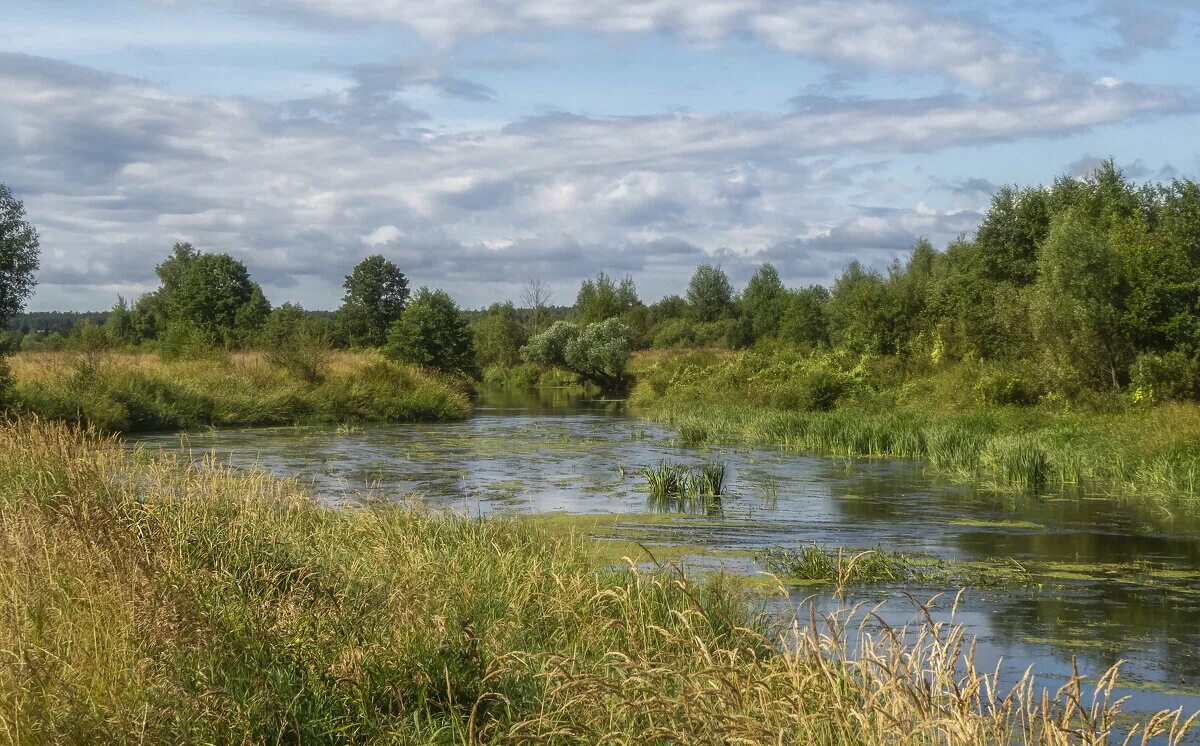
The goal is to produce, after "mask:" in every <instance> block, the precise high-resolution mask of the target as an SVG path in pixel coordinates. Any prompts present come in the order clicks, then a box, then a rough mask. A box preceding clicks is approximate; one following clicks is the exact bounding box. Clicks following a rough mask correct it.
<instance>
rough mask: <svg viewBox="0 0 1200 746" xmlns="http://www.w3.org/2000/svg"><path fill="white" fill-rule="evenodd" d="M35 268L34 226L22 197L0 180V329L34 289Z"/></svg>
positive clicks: (35, 233) (19, 308)
mask: <svg viewBox="0 0 1200 746" xmlns="http://www.w3.org/2000/svg"><path fill="white" fill-rule="evenodd" d="M37 269H38V234H37V230H36V229H35V228H34V227H33V226H32V225H30V224H29V222H28V221H27V220H26V219H25V206H24V205H23V204H21V201H20V200H18V199H17V198H16V197H14V196H13V193H12V192H11V191H9V189H8V187H6V186H5V185H4V184H0V329H4V328H5V327H6V326H7V324H8V319H9V317H11V316H12V315H13V314H15V313H17V312H18V311H20V310H21V308H23V307H24V305H25V301H26V300H27V299H28V298H29V296H30V295H31V294H32V293H33V287H34V285H35V284H37V279H36V278H35V277H34V273H35V272H37Z"/></svg>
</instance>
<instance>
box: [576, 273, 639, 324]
mask: <svg viewBox="0 0 1200 746" xmlns="http://www.w3.org/2000/svg"><path fill="white" fill-rule="evenodd" d="M640 303H641V301H640V300H638V295H637V288H636V287H635V286H634V284H633V278H632V277H630V276H629V275H626V276H625V277H624V278H623V279H622V280H621V282H620V284H617V283H615V282H613V279H612V278H611V277H609V276H608V275H607V274H605V273H604V272H601V273H599V274H597V275H596V279H595V280H584V281H583V283H582V284H581V285H580V286H579V294H578V295H577V296H576V297H575V309H574V311H573V312H572V316H573V317H574V320H575V321H577V322H579V323H580V324H584V325H587V324H594V323H595V322H597V321H604V320H605V319H611V318H613V317H616V316H620V315H622V314H623V313H625V312H626V311H628V310H630V309H631V308H633V307H634V306H636V305H639V304H640Z"/></svg>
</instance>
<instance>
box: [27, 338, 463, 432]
mask: <svg viewBox="0 0 1200 746" xmlns="http://www.w3.org/2000/svg"><path fill="white" fill-rule="evenodd" d="M9 360H10V364H11V367H12V372H13V379H14V384H15V385H14V387H13V403H14V404H15V406H16V407H17V409H18V410H20V411H23V412H27V413H32V414H37V415H40V416H43V417H49V418H54V419H61V420H65V421H69V422H83V423H85V424H90V425H95V426H96V427H99V428H101V429H104V430H108V431H120V432H145V431H154V430H180V429H191V428H198V427H207V426H228V427H248V426H254V425H286V424H293V423H335V424H342V423H347V422H366V421H373V422H419V421H434V420H452V419H462V418H464V417H466V416H468V415H469V414H470V411H471V409H470V400H469V397H468V395H467V392H466V391H465V390H464V388H463V386H462V384H461V383H459V382H457V381H455V380H453V379H451V378H449V377H446V376H441V375H438V374H436V373H432V372H430V371H426V370H423V369H421V368H418V367H416V366H411V365H406V364H402V363H397V362H395V361H390V360H386V359H384V358H383V357H382V356H380V355H378V354H377V353H337V354H334V355H331V357H330V359H329V361H328V364H327V365H326V366H325V369H324V371H323V375H322V376H321V378H320V380H318V381H316V382H312V381H306V380H303V379H301V378H298V377H296V376H293V375H290V374H289V373H288V372H287V371H285V370H283V369H281V368H280V367H278V366H274V365H271V364H270V363H269V362H268V361H267V360H266V359H265V358H264V357H263V356H262V355H261V354H258V353H237V354H233V355H229V356H226V357H224V358H214V359H206V360H190V361H176V362H164V361H162V360H160V359H159V358H158V357H157V356H155V355H151V354H121V353H96V354H85V353H66V352H61V353H21V354H17V355H14V356H12V357H11V358H10V359H9Z"/></svg>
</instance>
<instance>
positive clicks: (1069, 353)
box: [1034, 211, 1134, 388]
mask: <svg viewBox="0 0 1200 746" xmlns="http://www.w3.org/2000/svg"><path fill="white" fill-rule="evenodd" d="M1038 270H1039V271H1038V279H1037V284H1036V285H1035V289H1034V320H1035V322H1036V328H1037V333H1038V338H1039V341H1040V342H1041V343H1042V344H1043V345H1044V346H1045V347H1046V349H1047V350H1048V351H1049V352H1050V353H1051V354H1052V355H1054V356H1055V357H1057V358H1059V359H1060V360H1061V361H1063V362H1065V363H1066V364H1067V365H1068V366H1070V367H1071V368H1073V369H1074V370H1075V371H1076V372H1077V373H1078V374H1079V375H1080V376H1081V377H1082V378H1083V380H1085V381H1087V382H1089V383H1091V384H1093V385H1097V384H1107V385H1111V386H1112V387H1113V388H1119V387H1120V385H1121V379H1122V378H1123V377H1124V376H1125V375H1126V373H1127V371H1128V368H1129V365H1130V364H1131V363H1132V362H1133V357H1134V348H1133V345H1132V343H1131V339H1130V325H1129V318H1128V315H1127V309H1126V306H1125V299H1126V298H1127V297H1128V292H1129V273H1128V270H1127V266H1126V263H1125V262H1124V261H1123V257H1122V256H1121V254H1120V252H1119V250H1118V249H1117V247H1115V246H1114V245H1113V243H1112V242H1111V241H1110V240H1109V238H1108V236H1106V235H1105V234H1104V233H1102V232H1101V231H1100V230H1099V229H1098V228H1097V227H1096V226H1094V225H1092V224H1091V222H1090V221H1089V220H1088V219H1087V218H1086V217H1085V216H1084V215H1082V214H1080V213H1077V212H1074V211H1072V212H1068V213H1067V214H1065V215H1063V216H1061V217H1059V218H1057V219H1056V220H1055V221H1054V225H1053V227H1051V229H1050V235H1049V236H1048V237H1047V238H1046V243H1045V245H1044V246H1043V247H1042V253H1041V256H1040V257H1039V260H1038Z"/></svg>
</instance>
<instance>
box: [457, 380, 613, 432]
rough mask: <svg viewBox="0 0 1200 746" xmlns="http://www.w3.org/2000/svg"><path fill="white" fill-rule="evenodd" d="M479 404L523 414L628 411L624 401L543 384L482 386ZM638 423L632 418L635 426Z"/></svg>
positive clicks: (479, 393) (477, 403)
mask: <svg viewBox="0 0 1200 746" xmlns="http://www.w3.org/2000/svg"><path fill="white" fill-rule="evenodd" d="M476 406H478V407H480V408H482V409H484V410H485V413H486V409H490V408H495V409H501V410H519V412H520V414H521V415H537V414H605V415H619V414H623V413H624V411H625V402H624V401H621V400H611V399H609V400H602V399H597V398H595V397H594V395H592V394H588V393H585V392H583V391H581V390H580V389H578V388H567V387H551V386H546V387H539V388H534V389H523V388H518V387H510V388H481V389H480V390H479V392H478V394H477V396H476ZM633 425H634V423H633V422H632V420H631V421H630V426H631V427H632V426H633Z"/></svg>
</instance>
